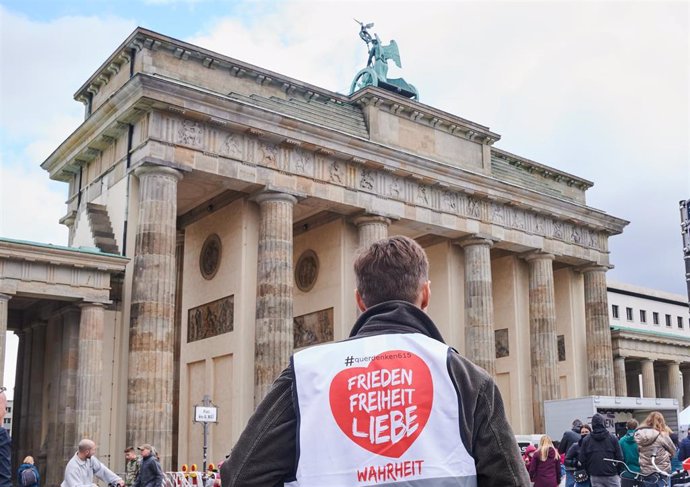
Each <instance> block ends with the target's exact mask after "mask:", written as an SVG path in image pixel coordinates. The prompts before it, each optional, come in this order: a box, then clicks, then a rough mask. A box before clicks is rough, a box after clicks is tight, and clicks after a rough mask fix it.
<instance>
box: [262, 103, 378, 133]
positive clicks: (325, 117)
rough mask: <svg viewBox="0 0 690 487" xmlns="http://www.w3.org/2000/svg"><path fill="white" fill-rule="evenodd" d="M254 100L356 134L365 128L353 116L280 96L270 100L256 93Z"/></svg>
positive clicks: (297, 116)
mask: <svg viewBox="0 0 690 487" xmlns="http://www.w3.org/2000/svg"><path fill="white" fill-rule="evenodd" d="M252 101H253V102H254V103H257V104H260V105H262V106H266V107H267V108H271V109H273V110H277V111H280V112H287V113H288V114H292V115H294V116H295V117H296V118H301V119H304V120H307V121H310V122H315V123H318V124H320V125H325V126H331V127H333V128H337V129H341V130H343V131H347V132H349V133H354V134H356V135H360V134H359V132H360V131H362V129H363V128H364V127H361V126H359V125H358V124H357V122H356V121H353V120H352V119H351V118H345V117H339V116H337V115H336V114H333V113H327V112H325V111H322V112H319V111H318V110H315V109H313V108H311V107H308V106H306V104H305V103H301V102H297V103H290V102H288V101H285V100H281V99H280V98H274V99H270V100H268V99H266V98H262V97H256V96H255V95H252Z"/></svg>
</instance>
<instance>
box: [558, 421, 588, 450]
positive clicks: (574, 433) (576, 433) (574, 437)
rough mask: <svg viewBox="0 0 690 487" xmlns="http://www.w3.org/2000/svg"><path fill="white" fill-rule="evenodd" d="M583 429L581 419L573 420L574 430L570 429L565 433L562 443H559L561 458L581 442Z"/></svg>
mask: <svg viewBox="0 0 690 487" xmlns="http://www.w3.org/2000/svg"><path fill="white" fill-rule="evenodd" d="M581 428H582V421H580V420H579V419H575V420H573V427H572V429H569V430H567V431H566V432H565V433H563V437H562V438H561V441H560V442H559V443H558V453H560V454H561V456H563V455H565V454H566V453H568V450H569V449H570V447H571V446H572V445H573V444H574V443H577V442H578V441H580V429H581Z"/></svg>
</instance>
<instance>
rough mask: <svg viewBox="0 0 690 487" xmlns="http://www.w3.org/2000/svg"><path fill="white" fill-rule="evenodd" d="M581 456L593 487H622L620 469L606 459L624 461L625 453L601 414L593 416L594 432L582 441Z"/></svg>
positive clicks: (581, 461)
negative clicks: (607, 427)
mask: <svg viewBox="0 0 690 487" xmlns="http://www.w3.org/2000/svg"><path fill="white" fill-rule="evenodd" d="M579 456H580V463H581V464H582V466H583V467H584V469H585V471H586V472H587V474H588V475H589V479H590V482H591V484H592V487H619V486H620V477H619V476H618V468H617V467H616V465H615V464H614V463H612V462H608V461H606V460H604V459H605V458H609V459H613V460H618V461H623V452H622V451H621V446H620V445H619V444H618V438H616V436H615V435H614V434H613V433H610V432H609V431H608V430H607V429H606V426H605V424H604V417H603V416H602V415H601V414H599V413H596V414H595V415H594V416H592V432H591V433H590V434H588V435H587V436H585V437H584V438H583V439H582V444H581V445H580V454H579Z"/></svg>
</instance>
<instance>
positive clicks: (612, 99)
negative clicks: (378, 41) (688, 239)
mask: <svg viewBox="0 0 690 487" xmlns="http://www.w3.org/2000/svg"><path fill="white" fill-rule="evenodd" d="M150 1H168V2H173V3H176V2H177V1H178V0H150ZM191 1H192V4H193V3H194V0H191ZM179 2H187V0H179ZM232 5H233V7H234V8H233V11H235V12H239V13H241V15H242V17H241V18H238V17H232V18H231V17H222V16H218V17H215V18H211V20H207V22H209V23H208V24H206V25H200V26H199V27H198V30H197V35H195V36H193V37H191V38H189V39H188V40H189V41H190V42H192V43H196V44H199V45H202V46H204V47H207V48H209V49H213V50H215V51H218V52H222V53H224V54H227V55H229V56H232V57H235V58H238V59H241V60H243V61H246V62H250V63H253V64H256V65H258V66H262V67H265V68H268V69H271V70H274V71H277V72H279V73H282V74H285V75H288V76H291V77H294V78H297V79H300V80H303V81H307V82H309V83H312V84H315V85H319V86H323V87H325V88H328V89H331V90H335V91H340V92H346V91H347V90H348V88H349V84H350V81H351V79H352V76H353V75H354V74H355V73H356V71H357V70H358V69H359V68H361V67H362V66H363V64H364V63H365V62H366V48H365V45H364V43H363V42H361V40H360V39H359V38H358V36H357V32H358V26H357V25H356V24H355V23H354V21H353V20H352V18H353V17H354V18H357V19H359V20H361V21H365V22H371V21H373V22H375V23H376V26H375V27H374V29H372V30H373V31H374V32H377V33H379V35H380V36H381V38H382V40H383V41H384V42H388V41H389V40H390V39H392V38H394V39H395V40H396V41H397V42H398V45H399V46H400V54H401V58H402V63H403V69H402V70H398V69H397V68H392V69H391V75H392V76H402V77H404V78H405V79H406V80H407V81H408V82H410V83H413V84H415V85H416V86H417V88H418V89H419V91H420V94H421V99H422V102H423V103H427V104H429V105H432V106H434V107H436V108H440V109H442V110H446V111H448V112H450V113H453V114H456V115H459V116H461V117H464V118H467V119H470V120H473V121H475V122H478V123H481V124H484V125H489V126H490V127H491V128H492V129H493V130H494V131H496V132H498V133H500V134H501V135H502V137H503V139H502V140H501V141H500V142H499V143H498V144H497V145H498V146H499V147H501V148H505V149H507V150H509V151H511V152H514V153H517V154H520V155H523V156H525V157H528V158H531V159H534V160H537V161H539V162H542V163H544V164H547V165H551V166H553V167H555V168H558V169H561V170H564V171H567V172H570V173H573V174H575V175H578V176H582V177H584V178H587V179H590V180H593V181H594V182H595V186H594V188H592V189H591V190H590V191H589V192H588V194H587V197H588V203H589V204H590V205H592V206H594V207H596V208H599V209H602V210H604V211H606V212H608V213H611V214H613V215H616V216H620V217H622V218H626V219H629V220H631V221H632V224H631V225H630V226H629V227H628V228H627V229H626V231H625V232H624V234H623V235H622V236H618V237H614V238H613V239H612V240H611V249H612V251H613V253H612V255H611V261H612V263H614V264H616V266H617V268H616V270H615V271H613V273H612V274H614V275H615V276H616V278H618V279H620V280H626V281H629V282H632V283H636V284H640V285H646V286H652V287H658V288H661V289H667V290H673V291H676V292H684V291H683V290H684V282H683V273H684V270H683V261H682V258H681V256H680V237H679V232H678V230H679V220H678V212H677V209H676V207H677V201H678V200H679V199H681V198H688V197H690V181H688V178H689V177H690V168H689V167H688V160H690V148H689V144H690V141H689V136H688V134H689V133H690V125H689V122H688V113H689V110H688V105H689V100H688V88H687V87H688V86H689V85H690V77H689V75H688V69H689V68H688V63H687V59H688V57H690V56H689V55H690V53H689V47H688V44H689V43H688V38H689V28H688V18H689V16H688V9H689V8H690V4H688V3H681V2H668V3H664V2H560V1H558V2H547V1H542V2H489V1H484V2H335V1H329V2H297V1H283V2H254V1H246V2H242V3H239V4H237V3H234V4H232ZM393 7H394V8H393ZM218 10H219V14H220V13H221V11H222V9H221V8H219V9H218ZM134 15H136V11H135V12H134ZM0 16H2V18H0V21H2V24H3V32H2V34H1V36H2V38H1V39H0V41H2V42H0V46H2V47H0V49H2V53H1V54H2V55H1V56H0V68H1V70H0V72H1V73H2V74H0V81H1V82H2V86H0V96H1V97H2V104H3V110H2V113H0V129H1V130H2V132H3V133H6V134H9V136H11V137H12V139H13V141H16V142H14V145H13V146H12V147H11V148H10V149H9V150H8V149H7V148H6V147H4V148H3V155H4V156H5V160H3V162H2V164H8V163H9V162H11V164H12V165H15V164H19V163H21V164H26V165H30V166H31V167H32V168H35V167H36V166H37V165H38V164H39V163H40V162H41V161H42V160H43V158H44V157H45V156H46V155H48V154H49V153H50V152H51V151H52V150H53V149H54V148H55V147H57V145H58V144H59V143H60V142H61V141H62V140H63V139H64V137H65V136H66V135H67V134H68V133H69V132H71V130H73V129H74V128H75V127H76V126H77V125H78V123H79V121H80V120H81V117H82V107H81V105H79V104H78V103H76V102H74V101H72V100H71V99H70V95H71V94H72V93H73V92H74V91H75V90H76V89H77V88H78V87H79V86H80V85H81V84H82V83H83V81H84V80H86V79H87V78H88V76H90V74H91V73H92V72H93V70H95V69H96V68H97V67H98V65H100V63H101V62H102V61H103V60H104V59H105V58H106V57H107V56H108V55H109V54H110V53H111V52H112V50H113V49H114V48H115V46H117V45H119V43H120V42H121V41H122V40H123V39H124V38H125V37H126V35H127V34H128V33H129V32H130V31H131V30H132V29H133V28H134V25H135V24H134V22H131V21H127V20H123V19H118V18H98V17H64V18H60V19H56V20H54V21H51V22H47V23H41V22H33V21H30V20H27V19H25V18H22V17H20V16H17V15H14V14H11V13H9V12H8V11H6V10H4V9H3V7H0ZM187 27H188V26H187ZM85 32H98V33H99V35H98V36H94V35H85V34H84V33H85ZM161 33H163V34H168V35H172V36H173V37H174V36H176V33H175V32H166V31H164V30H162V31H161ZM16 73H21V74H22V75H21V76H16ZM3 145H5V144H4V143H3ZM8 154H12V156H9V157H12V159H11V160H7V157H8ZM25 174H26V177H31V178H38V179H42V180H45V179H46V176H45V174H42V173H40V171H39V173H36V174H29V173H28V172H26V173H25ZM32 184H33V183H32ZM44 189H45V188H44ZM48 190H49V188H48ZM62 209H64V207H62ZM4 211H5V210H4V209H3V212H4ZM640 262H645V263H646V265H645V266H644V268H645V270H644V271H643V270H642V269H641V267H642V266H640V264H639V263H640Z"/></svg>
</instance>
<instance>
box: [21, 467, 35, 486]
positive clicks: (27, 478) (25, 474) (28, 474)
mask: <svg viewBox="0 0 690 487" xmlns="http://www.w3.org/2000/svg"><path fill="white" fill-rule="evenodd" d="M20 483H21V484H22V487H29V486H31V485H34V484H36V483H38V478H37V477H36V471H35V470H34V468H33V467H29V468H25V469H24V470H22V476H21V479H20Z"/></svg>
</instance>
